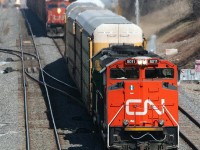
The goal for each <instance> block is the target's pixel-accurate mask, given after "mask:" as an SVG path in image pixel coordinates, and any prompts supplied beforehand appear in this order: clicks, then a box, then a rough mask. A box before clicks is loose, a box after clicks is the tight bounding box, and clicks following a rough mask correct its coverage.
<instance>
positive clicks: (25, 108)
mask: <svg viewBox="0 0 200 150" xmlns="http://www.w3.org/2000/svg"><path fill="white" fill-rule="evenodd" d="M22 41H23V37H22V35H20V50H21V61H22V78H23V91H24V115H25V129H26V149H27V150H30V137H29V124H28V106H27V88H26V85H27V83H26V78H25V65H24V50H23V44H22Z"/></svg>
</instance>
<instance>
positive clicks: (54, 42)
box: [52, 38, 65, 58]
mask: <svg viewBox="0 0 200 150" xmlns="http://www.w3.org/2000/svg"><path fill="white" fill-rule="evenodd" d="M52 40H53V42H54V44H55V45H56V47H57V49H58V51H59V53H60V55H61V56H62V57H63V58H64V57H65V56H64V54H63V53H62V51H61V49H60V47H59V45H58V43H57V42H56V40H55V38H52Z"/></svg>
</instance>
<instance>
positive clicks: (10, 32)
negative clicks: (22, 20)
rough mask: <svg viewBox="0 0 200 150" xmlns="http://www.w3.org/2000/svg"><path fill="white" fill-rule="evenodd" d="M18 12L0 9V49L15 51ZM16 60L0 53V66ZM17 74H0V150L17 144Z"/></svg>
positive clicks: (12, 64) (1, 67)
mask: <svg viewBox="0 0 200 150" xmlns="http://www.w3.org/2000/svg"><path fill="white" fill-rule="evenodd" d="M18 14H19V13H18V11H17V10H16V9H13V8H7V9H6V8H5V9H3V8H1V9H0V48H7V49H9V48H10V49H16V47H15V46H16V39H17V37H18V35H19V33H18V28H19V26H18ZM8 57H10V58H13V59H14V60H18V58H16V57H15V56H12V55H10V54H4V53H0V64H2V62H3V61H5V60H6V58H8ZM17 66H18V62H12V63H8V64H5V65H0V70H4V69H5V68H6V67H12V68H13V69H17ZM19 75H20V74H19V73H18V72H12V73H8V74H0V85H1V97H0V149H1V150H14V149H17V145H18V144H19V139H20V136H19V131H18V101H17V99H18V76H19Z"/></svg>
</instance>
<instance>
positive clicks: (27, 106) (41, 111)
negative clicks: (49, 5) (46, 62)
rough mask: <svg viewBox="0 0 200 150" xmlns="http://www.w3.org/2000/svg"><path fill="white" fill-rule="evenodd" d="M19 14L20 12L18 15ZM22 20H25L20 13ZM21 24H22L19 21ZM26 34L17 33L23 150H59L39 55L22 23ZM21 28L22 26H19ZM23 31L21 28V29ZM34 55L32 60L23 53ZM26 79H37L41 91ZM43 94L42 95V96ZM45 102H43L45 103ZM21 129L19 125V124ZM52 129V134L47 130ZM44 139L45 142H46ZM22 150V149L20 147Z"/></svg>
mask: <svg viewBox="0 0 200 150" xmlns="http://www.w3.org/2000/svg"><path fill="white" fill-rule="evenodd" d="M22 12H23V11H22ZM23 15H24V18H25V20H26V16H25V14H24V13H23ZM21 21H22V20H21ZM22 24H23V23H22ZM26 24H27V27H28V28H29V29H28V30H29V33H30V36H29V35H28V33H26V32H24V30H21V32H22V33H21V35H20V39H19V43H20V50H21V58H22V59H21V61H22V71H21V72H22V81H23V83H22V85H23V88H22V89H21V90H23V99H24V114H25V115H24V122H25V123H24V124H25V133H26V134H25V139H26V149H27V150H29V149H52V150H53V149H58V150H61V144H60V141H59V138H58V132H57V128H56V125H55V121H54V115H53V111H52V108H51V102H50V98H49V93H48V89H47V85H46V83H45V78H44V74H43V71H42V70H43V66H42V61H43V60H41V58H40V54H39V52H38V49H37V47H36V44H35V41H34V36H33V34H32V30H31V27H30V24H29V22H28V21H27V20H26ZM22 26H24V25H22ZM21 28H23V27H21ZM25 52H26V53H28V54H34V55H33V56H30V55H28V56H27V55H25V54H24V53H25ZM28 77H32V78H35V79H37V80H39V79H40V81H39V82H40V83H42V84H43V86H44V88H43V89H44V90H43V91H41V85H39V84H38V83H36V82H35V81H33V80H31V79H30V78H28ZM42 92H43V93H42ZM44 97H45V99H46V100H47V101H46V103H45V100H44ZM51 125H52V126H51ZM21 127H23V124H21ZM51 127H52V128H53V130H52V129H51ZM47 139H48V140H47ZM22 147H23V149H25V148H24V147H25V146H22Z"/></svg>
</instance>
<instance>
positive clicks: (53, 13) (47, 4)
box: [27, 0, 73, 37]
mask: <svg viewBox="0 0 200 150" xmlns="http://www.w3.org/2000/svg"><path fill="white" fill-rule="evenodd" d="M72 1H73V0H27V6H28V7H29V8H30V9H31V10H32V11H33V12H34V13H36V15H37V16H38V18H39V19H40V20H41V21H42V23H44V24H45V27H46V32H47V36H49V37H63V36H64V25H65V11H66V7H67V6H68V5H69V4H70V3H71V2H72Z"/></svg>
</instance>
